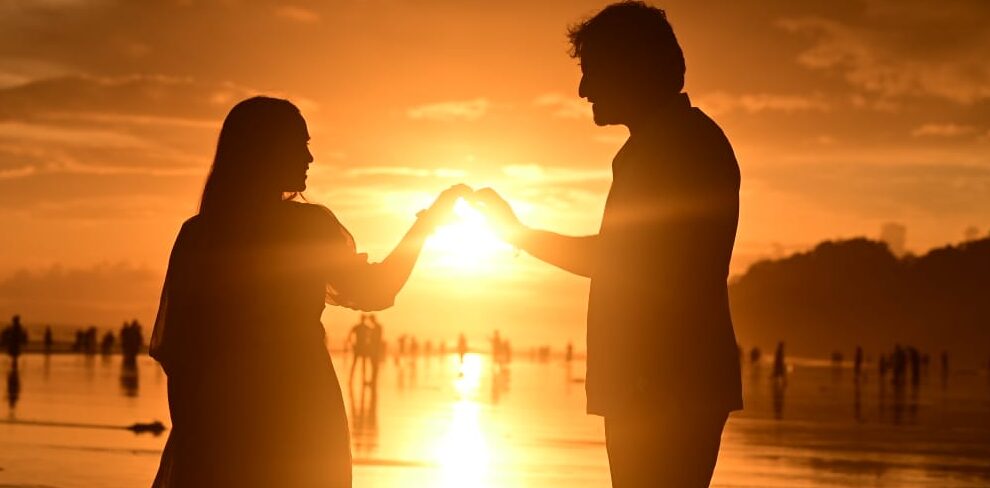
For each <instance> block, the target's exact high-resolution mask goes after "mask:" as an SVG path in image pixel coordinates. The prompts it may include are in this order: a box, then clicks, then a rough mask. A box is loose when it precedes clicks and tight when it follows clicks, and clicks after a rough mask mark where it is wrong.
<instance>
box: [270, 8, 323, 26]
mask: <svg viewBox="0 0 990 488" xmlns="http://www.w3.org/2000/svg"><path fill="white" fill-rule="evenodd" d="M275 15H277V16H279V17H282V18H283V19H286V20H290V21H292V22H298V23H300V24H315V23H318V22H319V21H320V19H321V17H320V14H319V13H317V12H314V11H312V10H309V9H306V8H303V7H298V6H295V5H279V6H278V7H275Z"/></svg>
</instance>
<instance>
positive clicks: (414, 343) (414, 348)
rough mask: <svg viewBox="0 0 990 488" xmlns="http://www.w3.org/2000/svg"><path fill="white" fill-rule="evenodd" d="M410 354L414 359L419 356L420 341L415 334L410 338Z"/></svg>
mask: <svg viewBox="0 0 990 488" xmlns="http://www.w3.org/2000/svg"><path fill="white" fill-rule="evenodd" d="M409 355H410V356H412V358H413V361H415V360H416V357H418V356H419V341H418V340H416V337H415V336H413V337H412V338H411V339H409Z"/></svg>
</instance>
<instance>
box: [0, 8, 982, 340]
mask: <svg viewBox="0 0 990 488" xmlns="http://www.w3.org/2000/svg"><path fill="white" fill-rule="evenodd" d="M606 3H608V2H600V1H596V2H587V1H562V0H561V1H552V2H539V3H537V4H533V3H532V2H518V1H508V2H495V3H491V2H453V1H445V2H441V1H427V2H398V1H376V0H367V1H353V2H332V3H327V2H315V1H313V2H294V3H292V4H285V3H283V2H274V1H273V2H238V1H233V0H228V1H215V2H195V1H191V0H190V1H150V2H123V1H119V2H118V1H101V0H92V1H82V0H79V1H72V0H60V1H58V0H49V1H38V2H20V1H4V0H0V225H2V227H3V228H4V229H7V230H8V237H7V238H6V239H4V241H5V242H4V243H3V245H2V252H0V313H4V314H10V313H14V312H17V311H20V312H22V313H23V314H24V315H25V318H26V320H27V321H28V322H29V323H34V322H36V321H39V320H41V321H55V322H61V323H88V322H99V321H107V322H108V323H102V322H101V323H100V324H99V325H103V326H116V325H118V322H120V321H122V320H124V319H125V318H129V317H130V316H131V315H137V316H139V318H141V319H143V320H146V321H147V320H149V319H150V318H151V317H150V316H151V314H153V312H154V308H155V306H156V305H157V302H156V299H157V294H158V291H159V289H160V280H161V275H162V272H163V269H164V267H165V264H166V259H167V255H168V251H169V249H170V248H171V245H172V241H173V239H174V236H175V233H176V232H177V230H178V228H179V225H180V224H181V222H182V221H183V220H184V219H185V218H187V217H188V216H190V215H192V214H193V213H194V212H195V210H196V206H197V202H198V197H199V193H200V191H201V189H202V188H201V187H202V183H203V181H204V179H205V175H206V172H207V170H208V167H209V163H210V160H211V157H212V152H213V146H214V144H215V139H216V135H217V132H218V130H219V126H220V122H221V120H222V118H223V116H224V115H225V114H226V112H227V110H229V108H230V107H231V106H232V105H233V103H235V102H236V101H238V100H239V99H241V98H244V97H247V96H250V95H253V94H260V93H264V94H269V95H276V96H283V97H286V98H289V99H290V100H293V101H294V102H296V103H297V104H298V105H299V106H300V108H301V109H302V112H303V115H304V116H305V117H306V118H307V120H308V121H309V124H310V131H311V133H312V136H313V140H312V144H311V145H312V149H313V153H314V155H315V157H316V163H315V164H314V165H313V167H312V168H311V170H310V179H309V189H308V190H307V192H306V195H307V197H308V198H309V199H310V200H312V201H314V202H319V203H324V204H326V205H328V206H329V207H330V208H332V209H333V210H334V211H335V212H336V213H337V215H338V216H339V217H340V219H341V220H342V221H343V222H344V223H345V224H346V225H347V226H348V227H349V228H350V230H351V231H352V232H353V233H354V234H355V237H356V240H357V243H358V245H359V247H360V249H361V250H362V251H366V252H369V253H370V254H371V256H372V258H374V259H380V258H381V257H382V254H383V253H384V252H386V251H387V250H388V249H389V248H390V246H391V245H393V244H394V243H395V242H396V240H398V238H399V237H400V233H401V232H402V229H404V226H405V225H407V224H408V223H409V222H410V221H411V220H412V219H413V218H414V214H415V212H416V211H417V210H419V209H420V208H422V207H423V206H425V205H426V204H427V203H428V202H429V201H430V199H431V198H432V196H433V195H435V194H436V193H437V192H439V191H440V190H441V189H443V188H445V187H446V186H449V185H450V184H452V183H455V182H458V181H463V182H465V183H467V184H469V185H472V186H479V187H480V186H485V185H491V186H494V187H496V188H497V189H499V191H500V192H501V193H503V194H504V195H506V196H507V197H509V198H510V199H512V200H513V201H514V203H517V205H518V206H519V208H520V213H522V214H523V219H524V221H526V222H527V223H528V224H531V225H534V226H538V227H539V226H546V227H549V228H552V229H554V230H559V231H563V232H568V233H592V232H595V231H596V230H597V226H598V224H599V219H600V216H601V209H602V206H603V204H604V199H605V192H606V190H607V188H608V183H609V178H610V174H609V169H610V162H611V158H612V156H613V155H614V152H615V151H616V150H617V149H618V147H619V146H620V145H621V144H622V142H623V140H624V137H625V135H626V132H625V130H624V129H622V128H616V127H610V128H605V129H602V128H598V127H595V126H594V124H593V123H592V121H591V119H590V115H589V114H590V110H589V108H588V106H587V104H586V103H585V102H584V101H583V100H581V99H579V98H578V97H577V94H576V92H577V82H578V80H579V77H580V70H579V68H578V66H577V63H576V61H575V60H573V59H570V58H569V57H568V56H567V41H566V37H565V35H564V34H565V30H566V27H567V26H568V25H570V24H571V23H573V22H576V21H578V20H580V19H581V18H583V17H585V16H587V15H589V14H591V13H593V12H594V11H595V10H596V9H598V8H600V7H601V6H603V5H605V4H606ZM652 3H653V4H655V5H658V6H660V7H662V8H665V9H666V10H667V12H668V16H669V18H670V20H671V23H672V24H673V26H674V29H675V32H676V33H677V35H678V38H679V40H680V42H681V45H682V47H683V49H684V52H685V57H686V60H687V80H686V89H685V90H686V92H687V93H688V94H689V95H690V96H691V98H692V100H693V101H694V103H695V104H696V105H698V106H700V107H702V108H703V109H704V110H705V111H706V112H708V113H709V114H710V115H711V116H712V117H713V118H714V119H715V120H716V121H717V122H718V123H719V124H720V125H721V126H722V128H723V129H724V130H725V132H726V134H727V135H728V136H729V138H730V140H731V141H732V143H733V146H734V148H735V150H736V154H737V157H738V160H739V164H740V167H741V170H742V175H743V184H742V192H741V214H740V227H739V234H738V238H737V245H736V250H735V257H734V262H733V273H742V272H743V271H744V270H745V267H746V266H747V265H748V264H749V263H751V262H752V261H753V260H755V259H757V258H759V257H765V256H771V255H774V254H775V253H778V252H780V250H783V251H785V252H790V251H794V250H800V249H806V248H809V247H811V246H813V245H814V244H815V243H817V242H819V241H821V240H824V239H829V238H836V237H851V236H859V235H865V236H870V237H874V238H877V237H879V235H880V230H881V227H882V225H883V224H885V223H887V222H898V223H901V224H904V225H905V226H906V227H907V234H906V247H907V249H908V250H910V251H914V252H923V251H924V250H927V249H928V248H931V247H934V246H938V245H943V244H945V243H950V242H958V241H960V240H961V239H962V238H963V235H964V232H966V231H967V229H968V228H970V227H971V226H975V227H976V228H977V229H979V233H980V234H981V235H986V233H987V232H988V231H990V222H988V221H987V217H986V216H987V215H990V156H988V155H990V151H988V150H990V64H988V63H987V62H986V59H988V57H990V31H987V29H986V28H985V25H986V24H987V22H988V21H990V4H987V3H986V2H981V1H979V0H970V1H948V2H942V3H940V4H939V5H937V6H934V5H933V4H932V3H931V2H922V1H896V2H895V1H865V0H857V1H852V0H850V1H839V2H825V1H812V2H790V1H785V0H780V1H764V2H759V3H758V4H753V3H751V4H746V5H743V4H739V3H738V2H728V1H718V2H704V3H703V4H702V3H699V2H689V1H686V0H676V1H667V2H652ZM445 252H446V253H449V252H451V251H450V249H449V248H448V247H445V246H441V245H434V246H432V247H431V248H428V249H427V250H426V251H425V253H424V256H423V261H422V262H421V266H420V268H419V269H418V270H417V271H416V272H415V274H414V276H413V278H412V281H411V282H410V284H409V286H408V289H407V290H406V292H404V294H403V295H401V296H400V297H399V300H398V301H397V306H396V308H395V309H393V310H391V311H389V312H386V314H383V319H384V320H383V321H384V322H385V324H386V326H389V325H391V324H394V326H395V327H394V328H393V329H390V332H392V331H395V332H403V331H413V330H421V331H422V332H420V334H421V335H436V336H440V335H445V336H447V337H452V336H453V334H455V333H456V331H459V330H462V329H465V330H467V329H471V330H475V331H476V332H477V333H479V334H480V333H481V331H482V330H484V331H488V330H490V329H493V328H501V329H503V333H505V334H506V335H509V336H511V335H512V334H513V332H521V331H523V330H525V331H526V334H527V337H528V338H530V339H531V340H532V341H533V342H540V341H556V342H560V341H561V340H562V338H571V339H573V340H575V341H576V342H581V341H583V335H584V333H583V323H584V318H583V316H584V303H585V300H586V296H587V293H586V289H587V284H586V283H585V281H584V280H582V279H579V278H574V277H570V276H567V275H564V274H562V273H559V272H557V271H556V270H553V269H550V268H548V267H545V266H542V265H540V264H538V263H536V262H535V261H534V260H532V259H530V258H528V257H525V256H520V257H518V258H515V257H513V253H512V251H511V250H509V249H501V248H497V249H492V250H490V252H486V253H485V254H483V255H475V256H473V257H472V256H465V257H464V258H465V259H468V260H472V259H473V260H474V261H472V262H473V263H474V264H473V266H466V267H465V266H462V265H453V266H452V265H450V263H449V262H446V261H444V253H445ZM118 263H124V264H118ZM461 264H463V260H462V262H461ZM452 285H453V286H452ZM533 293H540V294H545V295H547V296H553V297H555V298H556V300H555V301H548V302H547V303H541V304H539V305H536V304H533V303H532V300H528V299H527V298H528V297H529V296H532V294H533ZM349 313H350V312H334V313H332V314H331V317H330V318H329V320H328V321H327V322H328V326H331V328H332V329H333V330H335V331H337V332H342V331H343V329H342V328H341V326H343V325H349V322H347V321H348V320H350V316H349V315H348V314H349ZM125 314H126V315H125ZM118 315H120V317H119V320H118V319H114V317H117V316H118ZM474 322H480V324H478V325H477V326H475V325H472V324H473V323H474ZM547 322H553V324H552V325H551V326H548V327H549V328H541V327H540V325H541V324H544V323H547ZM424 327H425V328H424ZM478 327H480V328H478Z"/></svg>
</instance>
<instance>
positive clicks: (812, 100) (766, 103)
mask: <svg viewBox="0 0 990 488" xmlns="http://www.w3.org/2000/svg"><path fill="white" fill-rule="evenodd" d="M697 105H698V106H699V107H701V108H702V109H704V110H705V112H708V113H709V114H712V115H721V114H725V113H728V112H734V111H738V110H742V111H744V112H747V113H758V112H767V111H776V112H807V111H814V112H827V111H829V110H830V109H831V107H830V105H829V104H828V103H827V102H826V101H825V97H824V96H823V95H821V94H816V95H811V96H808V95H791V94H775V93H746V94H730V93H726V92H721V91H719V92H713V93H708V94H705V95H702V96H699V97H698V98H697Z"/></svg>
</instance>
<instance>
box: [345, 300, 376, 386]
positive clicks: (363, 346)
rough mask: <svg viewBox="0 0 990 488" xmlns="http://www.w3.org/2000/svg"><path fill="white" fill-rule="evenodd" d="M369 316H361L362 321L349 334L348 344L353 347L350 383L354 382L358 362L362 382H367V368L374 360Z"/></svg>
mask: <svg viewBox="0 0 990 488" xmlns="http://www.w3.org/2000/svg"><path fill="white" fill-rule="evenodd" d="M367 320H368V318H367V316H366V315H365V314H361V320H360V321H359V322H358V323H357V324H355V325H354V326H353V327H351V330H350V332H348V334H347V343H348V344H350V346H351V354H353V356H354V357H353V359H352V360H351V373H350V380H349V381H350V382H351V383H353V382H354V370H355V369H357V366H358V362H360V363H361V382H362V383H364V382H365V366H366V365H367V364H368V362H369V361H371V360H372V345H371V333H372V330H371V327H370V326H369V325H368V324H367Z"/></svg>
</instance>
